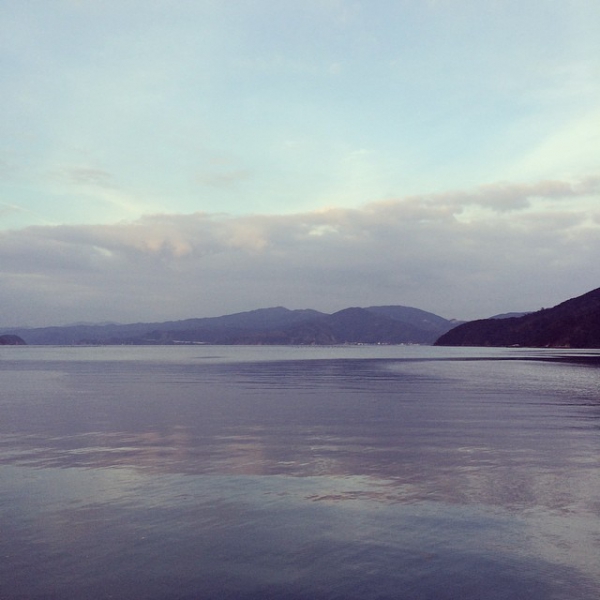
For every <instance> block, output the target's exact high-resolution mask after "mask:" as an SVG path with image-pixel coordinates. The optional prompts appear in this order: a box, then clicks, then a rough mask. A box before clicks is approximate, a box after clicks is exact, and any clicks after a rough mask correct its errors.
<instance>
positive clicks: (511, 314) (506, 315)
mask: <svg viewBox="0 0 600 600" xmlns="http://www.w3.org/2000/svg"><path fill="white" fill-rule="evenodd" d="M529 314H531V313H530V312H508V313H502V314H500V315H494V316H493V317H490V319H512V318H514V317H523V316H525V315H529Z"/></svg>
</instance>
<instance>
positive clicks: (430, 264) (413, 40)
mask: <svg viewBox="0 0 600 600" xmlns="http://www.w3.org/2000/svg"><path fill="white" fill-rule="evenodd" d="M599 30H600V3H598V2H596V1H595V0H563V1H561V2H558V1H554V0H526V1H523V0H520V1H513V0H489V1H487V2H481V1H480V0H369V1H367V0H365V1H362V0H294V1H292V0H228V1H227V2H224V1H223V0H219V1H215V0H193V1H192V0H177V1H176V2H173V1H172V0H168V1H167V0H21V1H19V2H14V1H12V0H0V111H1V114H2V119H0V325H2V326H23V325H28V326H44V325H60V324H67V323H72V322H81V321H83V322H105V321H114V322H134V321H161V320H171V319H179V318H181V319H183V318H191V317H205V316H217V315H222V314H229V313H235V312H241V311H245V310H252V309H256V308H264V307H268V306H286V307H288V308H291V309H294V308H315V309H318V310H322V311H324V312H334V311H336V310H340V309H342V308H346V307H349V306H372V305H382V304H400V305H405V306H414V307H417V308H421V309H424V310H428V311H431V312H434V313H436V314H439V315H441V316H443V317H446V318H457V319H474V318H483V317H487V316H491V315H494V314H497V313H502V312H509V311H521V310H537V309H539V308H541V307H549V306H553V305H555V304H557V303H559V302H561V301H563V300H566V299H567V298H570V297H573V296H577V295H580V294H583V293H585V292H587V291H589V290H591V289H594V288H596V287H599V286H600V261H599V260H598V257H599V256H600V101H599V99H600V35H598V31H599Z"/></svg>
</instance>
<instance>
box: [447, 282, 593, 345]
mask: <svg viewBox="0 0 600 600" xmlns="http://www.w3.org/2000/svg"><path fill="white" fill-rule="evenodd" d="M436 345H439V346H529V347H535V348H546V347H548V348H600V288H598V289H595V290H592V291H591V292H588V293H587V294H584V295H582V296H578V297H577V298H571V299H570V300H567V301H565V302H562V303H561V304H559V305H557V306H555V307H554V308H547V309H542V310H540V311H538V312H535V313H530V314H527V315H524V316H522V317H517V318H508V319H483V320H479V321H471V322H469V323H464V324H462V325H459V326H458V327H455V328H454V329H452V330H450V331H449V332H448V333H445V334H444V335H442V336H441V337H440V338H439V339H438V340H437V342H436Z"/></svg>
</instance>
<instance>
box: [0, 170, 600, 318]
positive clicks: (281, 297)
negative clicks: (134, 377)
mask: <svg viewBox="0 0 600 600" xmlns="http://www.w3.org/2000/svg"><path fill="white" fill-rule="evenodd" d="M598 189H599V180H598V179H590V180H587V181H583V182H578V183H568V182H560V181H554V182H540V183H538V184H535V185H517V184H497V185H490V186H486V187H482V188H479V189H476V190H475V191H473V192H465V193H448V194H438V195H430V196H423V197H420V196H419V197H409V198H404V199H399V200H394V201H386V202H378V203H373V204H369V205H366V206H364V207H362V208H360V209H344V208H332V209H329V210H322V211H314V212H307V213H302V214H295V215H250V216H239V217H234V216H228V215H217V214H208V213H194V214H188V215H180V214H157V215H151V216H145V217H143V218H140V219H139V220H137V221H134V222H130V223H117V224H111V225H86V226H65V225H62V226H56V227H30V228H27V229H22V230H17V231H7V232H4V233H2V234H0V264H1V265H2V269H1V273H0V302H1V305H2V306H3V312H2V314H1V316H0V323H4V324H5V325H11V324H19V323H30V324H34V325H41V324H48V323H64V322H69V321H76V320H88V321H89V320H107V319H110V320H118V321H138V320H161V319H171V318H185V317H192V316H210V315H217V314H225V313H228V312H236V311H242V310H249V309H252V308H258V307H261V306H271V305H286V306H288V307H290V308H300V307H314V308H317V309H321V310H325V311H333V310H338V309H341V308H344V307H346V306H351V305H363V306H365V305H369V304H388V303H395V304H405V305H411V306H417V307H419V308H424V309H427V310H432V311H433V312H436V313H438V314H441V315H442V316H446V317H457V318H476V317H483V316H488V315H490V314H494V313H496V312H505V311H509V310H523V309H537V308H539V307H540V306H542V305H544V306H549V305H551V304H553V303H556V302H559V301H561V300H563V299H565V298H567V297H569V296H573V295H577V294H580V293H583V292H585V291H588V290H589V289H592V288H594V287H597V285H598V275H599V272H598V271H599V267H598V266H597V256H598V255H600V235H598V234H599V233H600V209H597V210H592V209H589V208H588V209H585V208H583V206H584V204H582V205H581V206H580V205H578V204H577V203H575V202H571V203H562V202H561V203H560V205H559V206H558V208H557V207H556V205H554V204H552V203H550V204H548V205H547V206H546V205H544V204H543V203H542V204H539V205H537V204H534V203H533V202H532V200H534V199H537V200H545V201H554V200H563V199H576V198H579V197H587V196H590V195H591V194H597V193H598ZM473 206H477V207H481V208H483V209H486V210H485V211H484V212H483V213H481V214H480V215H478V216H476V217H475V216H473V217H472V218H469V219H464V218H463V211H464V210H465V208H468V207H473Z"/></svg>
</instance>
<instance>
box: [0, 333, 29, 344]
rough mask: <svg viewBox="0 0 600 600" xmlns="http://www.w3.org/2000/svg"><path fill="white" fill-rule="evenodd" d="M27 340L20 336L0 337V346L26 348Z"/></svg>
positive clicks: (8, 335)
mask: <svg viewBox="0 0 600 600" xmlns="http://www.w3.org/2000/svg"><path fill="white" fill-rule="evenodd" d="M24 345H25V340H23V339H22V338H20V337H19V336H18V335H11V334H7V335H0V346H24Z"/></svg>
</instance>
